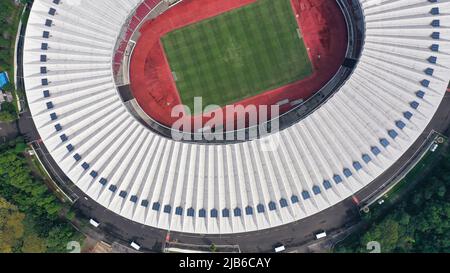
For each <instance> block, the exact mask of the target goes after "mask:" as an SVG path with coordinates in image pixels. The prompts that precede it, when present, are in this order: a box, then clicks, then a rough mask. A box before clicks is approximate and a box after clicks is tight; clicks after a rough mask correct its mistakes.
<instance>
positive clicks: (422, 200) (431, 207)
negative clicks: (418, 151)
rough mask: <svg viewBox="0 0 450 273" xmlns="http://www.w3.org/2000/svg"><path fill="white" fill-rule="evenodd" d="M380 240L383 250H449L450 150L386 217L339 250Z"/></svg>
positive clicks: (362, 247)
mask: <svg viewBox="0 0 450 273" xmlns="http://www.w3.org/2000/svg"><path fill="white" fill-rule="evenodd" d="M371 241H377V242H379V243H380V244H381V250H382V252H426V253H428V252H445V253H450V153H448V151H447V153H446V155H444V156H443V158H442V160H441V161H440V162H439V163H438V165H437V166H436V167H435V168H433V170H432V171H431V173H430V174H429V175H428V176H426V178H425V179H424V181H421V183H420V184H419V185H418V186H417V187H416V189H415V191H413V192H412V193H411V194H408V196H407V197H406V199H405V200H404V201H402V202H401V203H400V204H399V205H398V206H396V207H395V208H394V209H393V210H392V211H390V212H389V213H388V214H387V215H386V216H385V217H384V218H383V219H381V220H379V221H378V220H376V221H375V223H373V224H372V226H371V227H370V228H369V230H367V231H366V232H365V233H363V234H362V235H361V236H360V237H359V240H358V239H356V240H355V237H352V238H349V239H348V240H347V241H346V242H344V244H343V245H342V246H339V247H338V248H337V249H336V250H337V251H339V252H367V250H366V245H367V243H368V242H371Z"/></svg>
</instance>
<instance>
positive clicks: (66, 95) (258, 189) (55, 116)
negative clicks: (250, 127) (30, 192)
mask: <svg viewBox="0 0 450 273" xmlns="http://www.w3.org/2000/svg"><path fill="white" fill-rule="evenodd" d="M140 2H141V1H139V0H97V1H84V0H66V1H58V0H35V1H34V5H33V9H32V12H31V15H30V18H29V21H28V27H27V32H26V40H25V48H24V64H23V65H24V78H25V85H26V94H27V98H28V102H29V107H30V110H31V113H32V115H33V119H34V122H35V124H36V127H37V129H38V131H39V133H40V136H41V138H42V140H43V142H44V144H45V145H46V147H47V148H48V150H49V151H50V153H51V155H52V157H53V158H54V159H55V161H56V162H57V164H58V165H59V167H60V168H61V169H62V170H63V171H64V173H66V175H67V176H68V177H69V178H70V179H71V180H72V181H73V182H74V183H75V184H76V185H77V186H78V187H79V188H80V189H81V190H83V191H84V192H85V193H86V194H87V195H88V196H90V197H91V198H92V199H94V200H96V201H97V202H98V203H100V204H101V205H103V206H104V207H106V208H108V209H109V210H111V211H114V212H116V213H118V214H120V215H122V216H123V217H126V218H129V219H131V220H133V221H136V222H139V223H142V224H145V225H149V226H152V227H157V228H163V229H170V230H174V231H180V232H188V233H202V234H205V233H209V234H213V233H214V234H215V233H238V232H247V231H255V230H260V229H265V228H271V227H275V226H278V225H282V224H287V223H290V222H293V221H296V220H299V219H302V218H305V217H307V216H310V215H313V214H315V213H317V212H319V211H322V210H324V209H326V208H329V207H331V206H333V205H335V204H336V203H338V202H340V201H342V200H344V199H346V198H347V197H349V196H351V195H353V194H354V193H356V192H357V191H359V190H361V189H362V188H363V187H365V186H366V185H368V184H369V183H371V182H372V181H373V180H374V179H375V178H377V177H378V176H379V175H380V174H382V173H383V172H384V171H386V170H387V169H388V168H389V167H390V166H391V165H392V164H393V163H395V162H396V161H397V160H398V159H399V158H400V156H402V154H404V153H405V151H406V150H407V149H408V148H409V147H410V146H411V145H412V144H413V143H414V141H415V140H416V139H417V138H418V137H419V135H420V134H421V133H422V132H423V131H424V128H425V127H426V126H427V124H428V123H429V122H430V120H431V118H432V117H433V115H434V113H435V112H436V110H437V108H438V106H439V104H440V102H441V100H442V98H443V96H444V94H445V92H446V89H447V85H448V82H449V78H450V71H449V66H450V59H449V57H448V56H449V55H448V54H449V53H450V46H449V44H448V43H447V42H446V41H447V40H448V39H449V36H450V33H449V28H448V27H449V25H450V19H449V18H448V16H446V14H448V13H450V6H449V5H448V3H447V2H446V3H441V1H432V0H404V1H387V0H360V2H361V5H362V8H363V11H364V13H365V21H366V35H367V36H366V39H365V45H364V50H363V54H362V57H361V59H360V61H359V63H358V66H357V67H356V69H355V70H354V73H353V75H352V76H351V78H350V79H349V80H348V81H347V82H346V84H345V85H344V86H343V87H342V88H341V89H340V90H339V91H338V92H337V93H336V95H334V96H333V97H332V98H331V99H330V100H329V101H328V102H327V103H326V104H324V105H323V106H322V107H320V108H319V109H318V110H316V111H315V112H313V113H312V114H311V115H309V116H308V117H307V118H305V119H303V120H302V121H300V122H299V123H298V124H295V125H294V126H292V127H290V128H289V129H286V130H283V131H281V132H279V133H276V134H273V135H270V136H267V137H265V138H263V139H261V140H255V141H250V142H244V143H239V144H230V145H223V146H221V145H197V144H189V143H181V142H175V141H172V140H170V139H167V138H163V137H161V136H159V135H157V134H155V133H153V132H151V131H150V130H149V129H147V128H146V127H144V126H143V125H142V124H141V123H139V122H138V121H137V120H136V119H135V118H134V117H133V116H132V115H131V114H130V113H129V112H128V111H127V109H126V107H125V106H124V104H123V102H122V101H121V99H120V96H119V94H118V91H117V87H116V84H115V81H114V78H113V72H112V58H113V56H114V48H115V44H116V40H117V38H118V36H119V34H120V32H121V29H122V26H123V24H124V22H125V21H126V20H127V17H128V15H129V14H130V13H132V12H133V10H134V9H135V8H136V7H137V5H138V4H140ZM156 2H158V1H156V0H151V1H149V0H147V1H146V3H148V4H149V5H154V4H156ZM441 14H443V15H441ZM444 40H445V42H443V41H444ZM42 67H45V69H42ZM268 139H272V140H273V139H276V140H278V141H280V146H279V148H278V149H275V150H274V151H272V152H267V151H265V150H264V149H261V147H262V146H263V143H265V142H266V141H267V140H268Z"/></svg>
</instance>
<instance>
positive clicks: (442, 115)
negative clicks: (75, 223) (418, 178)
mask: <svg viewBox="0 0 450 273" xmlns="http://www.w3.org/2000/svg"><path fill="white" fill-rule="evenodd" d="M19 128H20V131H21V133H22V134H24V135H25V136H26V139H27V141H29V143H31V144H32V145H33V146H34V147H35V149H36V150H37V152H38V155H39V157H40V158H41V160H42V162H43V164H44V167H45V168H46V169H47V170H52V172H53V174H52V178H53V179H54V181H55V183H57V184H58V185H60V187H61V188H62V189H64V190H65V191H66V193H67V194H69V195H73V196H75V197H78V199H76V202H75V203H74V207H75V208H77V209H79V210H80V211H81V212H82V213H83V214H84V215H85V217H87V218H95V219H96V220H97V221H99V222H100V223H101V226H100V227H99V228H98V229H96V230H94V231H92V232H93V234H96V238H99V239H101V240H104V241H106V242H108V243H111V244H112V243H121V244H124V245H128V244H129V243H130V242H131V241H136V242H138V243H139V244H140V245H141V246H142V251H148V252H160V251H162V249H163V246H164V245H165V243H166V242H165V240H166V238H167V231H166V230H161V229H156V228H152V227H149V226H145V225H141V224H138V223H136V222H133V221H130V220H128V219H125V218H123V217H121V216H119V215H117V214H115V213H114V212H111V211H109V210H107V209H106V208H104V207H103V206H101V205H99V204H98V203H96V202H95V201H94V200H91V199H85V198H84V196H85V195H84V193H83V192H82V191H81V190H79V189H78V188H77V187H76V186H75V185H73V184H72V182H71V181H70V180H69V179H68V178H67V177H66V176H65V174H64V173H63V172H62V171H61V170H60V169H59V167H58V165H57V164H56V162H54V160H53V158H52V157H51V156H50V154H49V153H48V151H47V150H46V148H45V146H44V145H43V144H42V143H41V142H40V136H39V134H38V132H37V130H36V128H35V126H34V123H33V120H32V119H31V118H30V113H29V112H24V113H22V114H21V118H20V120H19ZM433 131H436V132H439V133H442V134H444V135H446V136H450V93H446V95H445V98H444V99H443V100H442V103H441V105H440V106H439V108H438V110H437V112H436V114H435V116H434V117H433V119H432V120H431V122H430V124H429V125H428V126H427V128H426V129H425V130H424V132H423V133H422V135H421V136H420V137H419V139H417V140H416V142H415V143H414V144H413V145H412V146H411V147H410V148H409V149H408V151H407V152H406V153H405V154H404V155H403V156H402V157H401V158H400V159H399V160H398V161H397V162H396V163H395V164H394V165H392V166H391V168H389V169H388V170H387V171H386V172H384V173H383V174H382V175H380V176H379V177H378V178H377V179H376V180H374V181H373V182H372V183H371V184H370V185H368V186H367V187H365V188H364V189H362V190H361V191H360V192H358V193H357V194H355V196H356V197H357V199H359V200H364V199H366V198H367V197H369V196H371V195H372V194H373V193H374V192H377V191H378V189H380V188H384V187H385V184H386V182H387V181H389V180H390V179H392V178H393V177H394V176H395V174H397V173H398V172H399V170H401V169H402V168H404V166H405V164H406V163H407V162H410V161H411V158H412V157H414V156H415V155H416V154H417V151H418V150H419V149H420V148H423V143H424V142H425V141H426V140H427V138H428V136H429V135H430V133H431V132H433ZM360 209H361V207H359V206H357V205H355V203H354V201H353V199H352V197H350V198H348V199H346V200H344V201H342V202H340V203H338V204H337V205H335V206H333V207H331V208H329V209H326V210H324V211H322V212H319V213H317V214H315V215H312V216H310V217H308V218H305V219H303V220H301V221H297V222H294V223H291V224H288V225H283V226H280V227H277V228H272V229H268V230H262V231H257V232H250V233H242V234H234V235H193V234H182V233H177V232H171V233H170V240H171V242H178V243H184V244H193V245H211V244H212V243H214V244H216V245H239V248H240V250H241V251H242V252H272V251H273V246H274V245H276V244H278V243H282V244H284V245H285V246H286V247H287V249H288V251H308V250H309V248H308V245H309V244H312V243H317V242H316V241H315V238H314V233H315V232H317V231H318V230H326V231H328V233H329V235H330V236H329V237H328V239H326V240H330V242H329V243H326V242H323V241H322V243H323V244H324V245H331V244H333V242H334V240H336V238H339V235H341V234H346V232H347V231H348V230H349V229H351V228H352V227H353V226H354V225H356V224H357V223H358V222H359V219H360ZM322 250H323V249H322Z"/></svg>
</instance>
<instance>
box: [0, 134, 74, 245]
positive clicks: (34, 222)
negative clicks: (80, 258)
mask: <svg viewBox="0 0 450 273" xmlns="http://www.w3.org/2000/svg"><path fill="white" fill-rule="evenodd" d="M25 147H26V145H24V143H23V140H21V139H17V140H16V141H15V142H14V143H10V144H9V145H7V146H2V147H0V196H1V197H2V199H0V208H2V207H5V209H3V210H2V211H0V214H2V215H0V217H2V218H4V221H2V222H0V234H1V236H0V252H44V251H46V252H65V251H66V245H67V243H68V242H70V241H76V240H77V239H79V236H80V235H79V234H78V233H77V232H76V230H75V229H74V228H73V227H72V226H71V225H70V224H69V223H67V222H66V221H65V220H64V218H63V217H61V215H62V213H61V212H62V210H63V208H64V207H63V205H62V204H61V203H60V202H59V201H58V200H57V199H56V198H55V196H54V195H53V194H52V193H51V192H50V191H49V190H48V188H47V187H46V185H45V184H44V182H43V181H42V180H39V179H36V178H35V177H33V176H32V174H31V171H30V169H29V166H28V165H27V161H26V159H25V158H24V156H23V155H22V153H23V151H24V149H25ZM7 203H9V205H8V204H7ZM3 215H5V216H3ZM22 230H23V231H22Z"/></svg>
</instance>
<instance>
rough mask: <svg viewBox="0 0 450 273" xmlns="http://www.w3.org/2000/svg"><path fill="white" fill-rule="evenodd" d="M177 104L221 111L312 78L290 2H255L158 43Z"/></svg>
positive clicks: (309, 63)
mask: <svg viewBox="0 0 450 273" xmlns="http://www.w3.org/2000/svg"><path fill="white" fill-rule="evenodd" d="M162 44H163V46H164V50H165V53H166V55H167V58H168V61H169V65H170V68H171V70H172V73H173V76H174V79H175V81H176V86H177V89H178V92H179V94H180V97H181V100H182V103H183V104H184V105H186V106H188V107H190V109H191V111H194V110H193V109H194V108H193V105H194V100H193V99H194V97H202V98H203V105H204V106H206V105H212V104H214V105H219V106H225V105H228V104H232V103H235V102H238V101H241V100H243V99H245V98H248V97H252V96H255V95H258V94H261V93H263V92H265V91H268V90H272V89H275V88H278V87H281V86H284V85H287V84H289V83H292V82H295V81H298V80H301V79H303V78H305V77H307V76H309V75H311V74H312V65H311V62H310V60H309V57H308V53H307V50H306V47H305V44H304V42H303V40H302V39H301V35H300V31H299V30H298V24H297V21H296V19H295V15H294V11H293V9H292V6H291V3H290V0H276V1H274V0H259V1H257V2H255V3H253V4H250V5H247V6H244V7H241V8H239V9H235V10H232V11H229V12H226V13H224V14H221V15H219V16H216V17H213V18H210V19H207V20H204V21H200V22H197V23H195V24H192V25H189V26H186V27H184V28H181V29H178V30H174V31H172V32H170V33H168V34H166V35H165V36H164V37H162Z"/></svg>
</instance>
